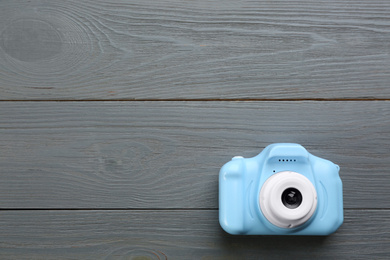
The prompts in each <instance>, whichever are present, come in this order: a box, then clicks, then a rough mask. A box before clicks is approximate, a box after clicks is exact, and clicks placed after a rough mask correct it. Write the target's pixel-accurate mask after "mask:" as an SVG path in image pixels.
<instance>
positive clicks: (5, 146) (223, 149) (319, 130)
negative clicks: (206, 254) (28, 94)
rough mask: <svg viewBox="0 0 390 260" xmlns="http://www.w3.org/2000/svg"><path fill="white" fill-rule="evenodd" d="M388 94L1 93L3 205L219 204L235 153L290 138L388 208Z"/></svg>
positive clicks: (357, 204)
mask: <svg viewBox="0 0 390 260" xmlns="http://www.w3.org/2000/svg"><path fill="white" fill-rule="evenodd" d="M389 114H390V103H389V102H386V101H366V102H1V103H0V147H1V149H0V165H1V169H0V170H1V174H0V198H1V200H0V208H213V209H215V208H217V207H218V202H217V198H218V177H217V176H218V172H219V169H220V167H221V166H222V165H223V164H224V163H225V162H227V161H229V160H230V158H231V157H232V156H235V155H243V156H245V157H252V156H255V155H256V154H257V153H259V152H260V151H261V150H262V149H263V148H264V147H265V146H266V145H268V144H270V143H275V142H295V143H300V144H302V145H304V146H305V147H306V148H307V149H308V150H309V151H310V152H312V153H313V154H315V155H317V156H320V157H323V158H327V159H329V160H331V161H334V162H335V163H338V164H339V165H340V166H341V177H342V180H343V182H344V202H345V208H389V207H390V193H389V190H390V181H389V178H390V175H389V174H387V173H388V169H389V162H390V155H389V153H388V147H389V144H390V136H389V132H390V122H389V119H390V117H389Z"/></svg>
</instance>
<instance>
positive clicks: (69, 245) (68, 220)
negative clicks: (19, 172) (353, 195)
mask: <svg viewBox="0 0 390 260" xmlns="http://www.w3.org/2000/svg"><path fill="white" fill-rule="evenodd" d="M389 214H390V212H389V210H365V211H359V210H346V211H345V222H344V224H343V225H342V226H341V228H340V229H339V230H338V231H337V232H336V233H334V234H332V235H331V236H329V237H275V236H231V235H228V234H227V233H225V232H224V231H223V230H222V229H221V228H220V227H219V224H218V211H217V210H203V211H197V210H194V211H161V210H160V211H92V210H89V211H4V212H2V213H1V216H0V219H1V221H0V232H1V236H0V257H1V258H2V259H65V258H66V259H70V258H71V259H314V258H315V259H346V258H352V259H367V258H369V259H388V256H389V254H390V239H389V238H390V236H389V234H390V219H389V218H388V216H389ZM137 257H138V258H137ZM142 257H143V258H142Z"/></svg>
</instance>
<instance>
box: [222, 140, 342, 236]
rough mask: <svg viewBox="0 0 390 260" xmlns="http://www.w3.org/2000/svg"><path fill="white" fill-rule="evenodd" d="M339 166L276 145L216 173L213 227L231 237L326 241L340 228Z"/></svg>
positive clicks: (289, 145)
mask: <svg viewBox="0 0 390 260" xmlns="http://www.w3.org/2000/svg"><path fill="white" fill-rule="evenodd" d="M339 169H340V168H339V166H338V165H336V164H334V163H332V162H331V161H328V160H325V159H321V158H319V157H316V156H314V155H312V154H310V153H309V152H308V151H307V150H306V149H305V148H304V147H303V146H301V145H299V144H292V143H277V144H271V145H269V146H267V147H266V148H265V149H264V150H263V151H262V152H261V153H260V154H259V155H257V156H255V157H253V158H243V157H241V156H236V157H234V158H233V159H232V160H231V161H230V162H228V163H226V164H225V165H224V166H223V167H222V168H221V170H220V173H219V222H220V225H221V226H222V228H223V229H224V230H225V231H226V232H228V233H230V234H234V235H329V234H331V233H333V232H334V231H336V230H337V229H338V228H339V227H340V225H341V224H342V223H343V193H342V182H341V179H340V177H339Z"/></svg>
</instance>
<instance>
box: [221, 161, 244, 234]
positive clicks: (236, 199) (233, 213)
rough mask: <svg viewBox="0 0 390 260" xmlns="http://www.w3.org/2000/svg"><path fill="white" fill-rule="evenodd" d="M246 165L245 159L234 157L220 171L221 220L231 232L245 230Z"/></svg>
mask: <svg viewBox="0 0 390 260" xmlns="http://www.w3.org/2000/svg"><path fill="white" fill-rule="evenodd" d="M244 167H245V165H244V159H241V158H240V159H233V160H232V161H230V162H228V163H226V164H225V165H224V166H223V167H222V168H221V171H220V173H219V197H220V199H219V222H220V224H221V226H222V228H223V229H224V230H225V231H226V232H228V233H230V234H239V233H242V232H243V230H244V222H245V220H244V212H245V208H244V207H245V206H244V205H245V203H244V195H245V190H244V181H245V180H244V173H245V170H244ZM221 198H223V199H221Z"/></svg>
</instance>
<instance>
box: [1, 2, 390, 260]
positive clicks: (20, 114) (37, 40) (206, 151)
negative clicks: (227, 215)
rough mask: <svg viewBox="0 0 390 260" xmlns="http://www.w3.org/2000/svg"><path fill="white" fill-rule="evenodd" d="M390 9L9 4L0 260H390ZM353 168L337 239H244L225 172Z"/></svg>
mask: <svg viewBox="0 0 390 260" xmlns="http://www.w3.org/2000/svg"><path fill="white" fill-rule="evenodd" d="M389 101H390V2H389V1H385V0H384V1H377V0H374V1H370V0H361V1H345V0H340V1H329V0H327V1H321V0H313V1H305V0H303V1H249V0H248V1H247V0H242V1H241V0H224V1H222V0H214V1H212V0H198V1H185V0H165V1H152V0H148V1H143V0H132V1H120V0H113V1H86V0H83V1H59V0H56V1H35V0H31V1H21V0H16V1H11V0H2V1H0V171H1V172H0V258H1V259H31V258H32V259H59V258H64V259H117V258H120V259H283V258H286V259H302V258H321V259H322V258H324V259H327V258H329V259H342V258H353V259H367V258H369V259H386V258H388V257H389V255H390V170H389V166H390V155H389V154H390V153H389V145H390V136H389V133H390V102H389ZM274 142H296V143H300V144H302V145H304V146H305V147H306V148H307V149H308V150H309V151H310V152H312V153H313V154H315V155H318V156H321V157H324V158H327V159H329V160H332V161H334V162H336V163H337V164H339V165H340V166H341V172H340V174H341V178H342V180H343V184H344V208H345V222H344V224H343V226H342V227H341V228H340V229H339V230H338V231H337V232H336V233H335V234H333V235H331V236H329V237H277V236H249V237H248V236H231V235H228V234H226V233H225V232H224V231H223V230H222V229H221V228H220V227H219V224H218V171H219V168H220V167H221V166H222V165H223V164H224V163H225V162H227V161H228V160H230V158H231V157H232V156H234V155H243V156H247V157H250V156H254V155H256V154H257V153H259V152H260V151H261V150H262V149H263V148H264V147H265V146H266V145H268V144H270V143H274Z"/></svg>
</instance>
